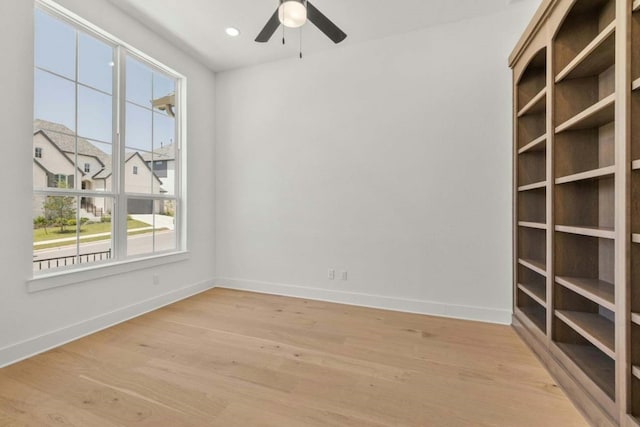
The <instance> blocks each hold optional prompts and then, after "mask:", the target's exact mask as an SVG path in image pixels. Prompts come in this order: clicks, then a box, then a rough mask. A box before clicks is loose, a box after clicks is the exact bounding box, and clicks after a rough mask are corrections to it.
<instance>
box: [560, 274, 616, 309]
mask: <svg viewBox="0 0 640 427" xmlns="http://www.w3.org/2000/svg"><path fill="white" fill-rule="evenodd" d="M556 283H557V284H559V285H561V286H564V287H565V288H567V289H570V290H572V291H573V292H575V293H577V294H579V295H582V296H583V297H585V298H587V299H589V300H591V301H593V302H595V303H596V304H599V305H601V306H603V307H604V308H606V309H607V310H611V311H615V309H616V303H615V287H614V286H613V283H609V282H605V281H603V280H599V279H589V278H586V277H566V276H565V277H562V276H556Z"/></svg>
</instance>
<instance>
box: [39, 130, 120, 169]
mask: <svg viewBox="0 0 640 427" xmlns="http://www.w3.org/2000/svg"><path fill="white" fill-rule="evenodd" d="M38 131H43V132H45V133H46V135H47V137H49V139H50V140H51V141H52V142H53V143H54V144H56V145H57V146H58V148H59V149H60V151H63V152H64V153H68V154H74V153H75V147H76V137H75V136H74V134H75V133H74V132H73V131H72V130H71V129H69V128H68V127H66V126H65V125H62V124H60V123H53V122H49V121H46V120H40V119H36V120H34V121H33V132H34V133H36V132H38ZM77 141H78V154H80V155H83V156H90V157H95V158H96V159H98V161H99V162H100V163H101V164H102V165H103V169H102V170H101V171H99V172H98V173H96V174H95V175H93V179H104V178H107V177H108V176H109V175H111V168H112V166H111V156H110V155H109V154H107V153H105V152H104V151H102V150H100V149H99V148H98V147H96V146H95V145H93V144H92V143H91V142H89V141H87V140H86V139H84V138H77Z"/></svg>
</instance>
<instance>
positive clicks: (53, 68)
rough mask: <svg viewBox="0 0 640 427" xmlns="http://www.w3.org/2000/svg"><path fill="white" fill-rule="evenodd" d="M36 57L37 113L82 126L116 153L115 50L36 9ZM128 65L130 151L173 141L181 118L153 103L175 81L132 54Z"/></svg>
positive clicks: (127, 135)
mask: <svg viewBox="0 0 640 427" xmlns="http://www.w3.org/2000/svg"><path fill="white" fill-rule="evenodd" d="M76 37H77V58H78V59H77V64H76ZM34 59H35V65H36V70H35V75H34V78H35V99H34V101H35V108H34V118H37V119H42V120H47V121H51V122H55V123H61V124H63V125H65V126H67V127H68V128H69V129H71V130H75V129H76V125H77V132H78V135H79V136H82V137H84V138H87V139H89V140H94V141H91V142H93V143H94V145H96V146H97V147H98V148H100V149H101V150H103V151H105V152H107V153H108V154H111V153H110V151H111V146H110V145H108V144H110V143H112V123H113V117H112V92H113V89H112V86H113V84H112V82H113V80H112V76H113V73H114V72H115V68H114V66H113V64H114V49H113V48H112V47H111V46H109V45H108V44H106V43H103V42H102V41H100V40H98V39H96V38H94V37H91V36H89V35H87V34H84V33H82V32H77V31H76V30H75V29H74V28H73V27H71V26H69V25H68V24H66V23H64V22H62V21H59V20H57V19H55V18H53V17H51V16H50V15H48V14H46V13H45V12H43V11H41V10H38V9H36V12H35V58H34ZM125 68H126V100H127V103H126V132H125V145H126V147H127V151H140V152H142V151H148V152H150V151H153V150H154V149H157V148H159V147H160V145H161V143H163V144H164V145H167V144H169V143H171V141H172V140H173V138H174V135H175V131H174V129H175V120H174V119H173V118H171V117H169V116H167V114H166V113H164V112H160V111H156V112H152V111H151V110H150V108H151V100H152V99H156V98H160V97H163V96H166V95H168V94H170V93H172V92H174V91H175V82H174V81H173V80H172V79H171V78H169V77H167V76H164V75H162V74H160V73H158V72H154V71H152V70H151V69H150V68H149V67H147V66H146V65H145V64H143V63H141V62H139V61H137V60H136V59H134V58H131V57H127V60H126V65H125ZM76 69H77V79H76ZM44 70H46V71H44ZM52 73H55V74H57V75H54V74H52ZM60 76H62V77H60ZM76 80H77V82H79V83H80V84H76ZM76 88H77V91H78V92H77V98H78V105H77V120H76ZM136 104H137V105H136ZM141 106H146V107H147V109H145V108H143V107H141ZM105 143H106V144H105Z"/></svg>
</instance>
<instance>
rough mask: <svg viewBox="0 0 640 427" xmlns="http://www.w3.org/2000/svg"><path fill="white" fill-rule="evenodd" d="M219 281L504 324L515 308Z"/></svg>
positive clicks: (221, 284) (219, 284)
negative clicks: (475, 305) (504, 308)
mask: <svg viewBox="0 0 640 427" xmlns="http://www.w3.org/2000/svg"><path fill="white" fill-rule="evenodd" d="M215 284H216V286H217V287H224V288H230V289H237V290H243V291H252V292H260V293H266V294H274V295H283V296H289V297H298V298H306V299H312V300H319V301H328V302H336V303H342V304H350V305H358V306H362V307H372V308H380V309H384V310H395V311H403V312H407V313H417V314H427V315H431V316H439V317H450V318H454V319H464V320H475V321H479V322H487V323H497V324H501V325H510V324H511V315H512V313H511V310H500V309H494V308H485V307H474V306H467V305H452V304H444V303H439V302H434V301H423V300H415V299H407V298H396V297H388V296H381V295H369V294H362V293H354V292H344V291H335V290H329V289H321V288H313V287H304V286H296V285H286V284H282V283H270V282H261V281H257V280H245V279H235V278H227V277H218V278H216V280H215Z"/></svg>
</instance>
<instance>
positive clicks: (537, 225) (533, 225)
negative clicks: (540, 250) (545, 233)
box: [518, 221, 547, 230]
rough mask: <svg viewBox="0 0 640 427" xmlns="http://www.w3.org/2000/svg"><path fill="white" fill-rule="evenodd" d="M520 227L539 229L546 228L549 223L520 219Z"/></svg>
mask: <svg viewBox="0 0 640 427" xmlns="http://www.w3.org/2000/svg"><path fill="white" fill-rule="evenodd" d="M518 226H519V227H527V228H536V229H538V230H546V229H547V224H543V223H541V222H529V221H519V222H518Z"/></svg>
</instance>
